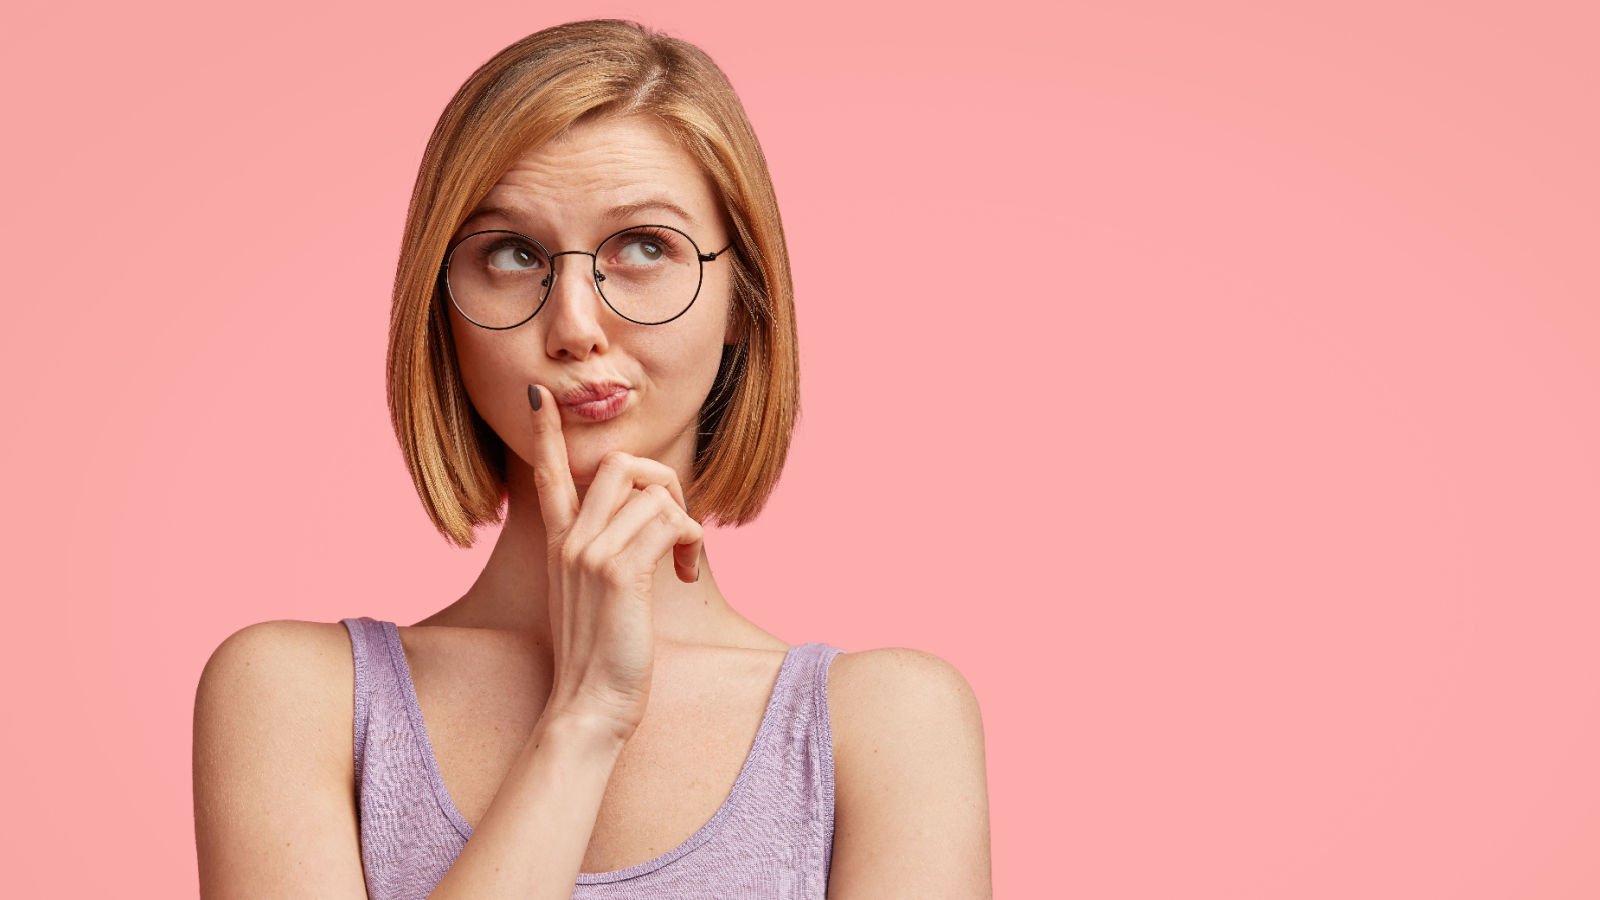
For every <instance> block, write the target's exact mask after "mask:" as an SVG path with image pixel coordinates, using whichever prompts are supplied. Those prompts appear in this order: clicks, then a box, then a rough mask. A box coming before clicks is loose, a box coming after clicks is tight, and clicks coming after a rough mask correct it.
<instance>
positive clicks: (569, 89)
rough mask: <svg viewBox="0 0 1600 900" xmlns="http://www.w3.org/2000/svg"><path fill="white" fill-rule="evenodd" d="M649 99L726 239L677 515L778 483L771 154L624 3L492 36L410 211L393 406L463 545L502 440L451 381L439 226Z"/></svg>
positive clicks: (720, 78) (787, 400) (787, 405)
mask: <svg viewBox="0 0 1600 900" xmlns="http://www.w3.org/2000/svg"><path fill="white" fill-rule="evenodd" d="M626 115H651V116H655V117H656V118H658V119H659V120H660V121H661V122H662V123H663V124H664V125H665V126H666V127H667V129H668V131H669V132H670V133H671V134H672V135H673V137H674V138H675V139H676V140H677V141H678V142H679V143H680V144H681V145H682V146H683V147H684V148H685V149H687V150H688V151H689V152H690V154H691V155H692V156H693V157H694V158H695V159H696V160H698V162H699V164H700V166H701V167H702V168H703V169H704V171H705V173H706V174H707V175H708V176H709V177H710V179H711V181H712V183H713V184H714V185H715V188H716V192H717V194H718V195H719V196H720V199H721V203H722V206H723V215H724V219H725V221H726V223H727V225H728V229H729V235H730V237H731V238H732V239H733V247H734V250H733V253H732V256H731V258H732V261H733V273H732V275H733V282H732V288H733V298H732V303H731V304H730V307H729V308H730V321H729V329H730V330H729V334H730V335H742V338H741V339H740V340H739V341H738V342H737V343H736V344H734V345H732V346H724V348H723V350H724V352H723V354H722V361H721V365H720V367H719V369H718V371H717V376H716V381H715V382H714V384H713V387H712V389H711V392H710V394H709V395H708V397H707V399H706V401H705V403H704V404H702V406H701V408H700V424H699V429H698V431H699V437H698V439H697V440H696V447H695V457H694V468H693V477H692V479H691V480H690V482H689V483H688V484H686V485H684V494H685V500H686V501H687V503H688V507H689V514H690V515H691V516H692V517H693V518H694V519H695V520H696V521H701V522H708V521H709V522H713V523H717V524H729V525H742V524H744V523H746V522H748V521H750V520H751V519H753V518H755V516H756V515H757V514H758V513H759V512H760V511H761V508H762V507H763V506H764V505H765V504H766V501H767V497H768V495H769V494H770V493H771V492H772V489H773V488H774V487H775V486H776V484H777V481H778V476H779V473H780V471H781V470H782V468H783V463H784V459H785V457H786V456H787V455H788V452H789V443H790V438H791V435H792V433H793V431H794V425H795V421H796V420H797V418H798V417H799V411H800V391H799V374H800V372H799V356H798V348H797V346H796V331H795V314H794V289H793V286H792V283H791V280H790V273H789V255H788V250H787V248H786V246H785V244H784V235H783V224H782V221H781V220H780V218H779V215H778V203H777V197H776V194H775V193H774V191H773V188H772V179H771V176H770V175H769V174H768V172H767V162H766V157H765V155H764V154H763V153H762V151H761V145H760V143H759V142H758V141H757V140H756V135H755V131H754V130H753V129H752V128H751V127H750V122H749V120H748V119H747V118H746V116H745V112H744V108H743V106H742V105H741V104H740V102H739V99H738V97H737V96H736V95H735V94H734V91H733V87H732V85H731V84H729V82H728V78H727V76H726V75H724V74H723V72H722V70H721V69H719V68H718V67H717V65H716V64H715V63H714V62H712V61H711V58H710V57H709V56H707V55H706V54H705V53H704V52H703V51H702V50H700V49H699V48H697V47H695V46H694V45H692V44H689V43H688V42H686V41H683V40H679V39H677V38H673V37H669V36H667V35H665V34H662V33H659V32H656V31H652V30H651V29H649V28H646V27H645V26H643V25H640V24H638V23H636V22H632V21H628V20H625V19H592V20H587V21H581V22H569V23H567V24H564V25H557V26H554V27H552V28H546V29H544V30H543V31H539V32H536V33H534V34H531V35H529V36H528V37H525V38H523V39H521V40H519V41H517V42H516V43H514V44H512V45H511V46H509V47H507V48H506V49H504V50H502V51H500V52H499V53H498V54H496V55H495V56H494V58H492V59H490V60H489V61H488V62H487V63H484V64H483V66H481V67H480V68H479V69H478V70H477V71H476V72H474V73H473V74H472V77H470V78H469V79H467V82H466V83H465V84H464V85H462V86H461V89H460V90H458V91H457V92H456V95H455V97H454V98H452V99H451V101H450V103H449V105H448V106H446V107H445V110H444V113H443V114H442V115H441V116H440V117H439V122H438V124H437V125H436V126H435V127H434V130H433V135H432V136H431V137H430V138H429V139H428V146H427V149H426V150H425V151H423V157H422V165H421V168H420V171H419V173H418V175H417V182H416V186H415V187H414V189H413V190H412V194H411V206H410V209H409V210H408V211H407V213H406V224H405V234H404V236H403V237H402V240H401V246H400V261H399V267H398V270H397V272H396V274H395V282H394V306H393V309H392V312H391V316H390V324H389V358H388V378H387V382H388V398H389V415H390V419H391V421H392V422H393V425H394V429H395V434H396V435H397V436H398V437H399V439H400V447H401V449H402V451H403V452H404V454H405V459H406V465H407V467H408V468H409V469H410V471H411V479H412V481H413V483H415V485H416V488H417V492H418V494H420V495H421V498H422V503H423V506H424V507H426V509H427V511H428V515H429V516H430V517H431V518H432V519H433V522H434V525H435V527H436V528H438V530H439V531H440V533H442V534H443V535H444V536H445V537H446V538H447V539H448V540H449V541H450V542H451V543H453V544H456V545H458V546H461V547H470V546H472V544H473V541H474V540H475V536H474V530H475V529H476V528H477V526H479V525H482V524H486V523H495V522H499V521H501V516H502V513H501V506H502V504H504V503H505V501H506V498H507V487H506V446H505V443H504V442H503V441H502V440H501V439H500V438H499V436H498V435H496V434H495V433H494V432H493V430H492V429H490V428H489V427H488V424H487V423H485V422H484V421H483V419H482V418H481V417H480V416H479V415H478V412H477V410H476V409H474V408H473V406H472V403H471V401H470V400H469V399H468V397H467V394H466V391H465V389H464V388H463V386H462V384H461V378H460V374H459V369H458V367H457V361H456V352H455V345H454V343H453V341H452V340H451V336H450V327H449V321H448V318H447V315H448V313H447V310H446V309H445V307H444V306H443V303H442V301H441V297H442V292H441V290H440V288H441V286H442V285H441V281H440V268H441V266H442V264H443V261H444V254H445V249H446V247H447V246H448V244H449V241H450V238H451V237H452V236H453V235H454V233H455V231H456V230H457V229H458V228H459V227H460V225H461V222H462V221H463V220H464V219H465V218H466V216H467V214H468V213H469V212H470V211H471V210H472V209H473V208H474V207H475V206H476V205H477V203H478V202H479V201H480V200H481V199H482V198H483V197H484V195H485V194H487V193H488V192H489V189H490V188H492V187H493V186H494V185H495V183H496V182H497V181H498V180H499V178H500V176H501V175H502V174H503V173H504V172H505V171H506V170H507V169H508V168H510V166H511V165H512V163H513V162H514V161H515V160H516V158H517V157H518V156H519V155H520V154H521V153H522V152H523V151H524V150H525V149H527V148H531V147H537V146H539V145H541V144H543V143H544V142H545V141H547V140H550V139H551V138H553V137H556V136H558V135H559V134H561V132H562V131H563V130H564V129H565V128H567V127H568V126H570V125H573V124H574V123H577V122H580V121H587V120H593V119H599V118H604V117H609V116H626Z"/></svg>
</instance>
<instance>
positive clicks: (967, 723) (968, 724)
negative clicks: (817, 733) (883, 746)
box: [828, 647, 983, 743]
mask: <svg viewBox="0 0 1600 900" xmlns="http://www.w3.org/2000/svg"><path fill="white" fill-rule="evenodd" d="M828 705H829V713H830V719H832V721H833V724H834V725H835V726H838V727H836V728H835V729H834V740H835V742H836V743H837V742H838V741H839V740H840V739H841V738H844V739H845V740H847V741H851V742H855V743H860V742H861V741H862V740H864V739H870V738H873V737H876V736H880V735H882V734H884V733H892V732H894V731H895V730H896V729H895V728H893V727H891V724H896V723H898V724H904V723H905V722H909V721H911V720H916V721H918V722H925V723H927V724H929V725H944V726H949V727H953V728H955V729H957V730H958V731H961V732H963V733H970V732H977V733H979V734H981V732H982V727H983V723H982V716H981V714H980V711H979V708H978V698H977V695H976V693H974V691H973V690H972V685H971V684H970V683H969V682H968V681H967V679H966V676H964V675H962V674H961V672H960V670H959V669H957V668H956V667H955V666H954V665H952V664H951V663H949V662H948V661H946V660H945V659H943V658H942V657H939V656H936V655H934V654H932V653H928V652H927V651H924V650H913V649H911V648H908V647H883V648H880V649H877V650H860V651H854V652H850V653H840V654H838V655H837V656H835V657H834V660H833V665H832V666H831V667H830V669H829V673H828ZM841 731H842V732H843V734H841Z"/></svg>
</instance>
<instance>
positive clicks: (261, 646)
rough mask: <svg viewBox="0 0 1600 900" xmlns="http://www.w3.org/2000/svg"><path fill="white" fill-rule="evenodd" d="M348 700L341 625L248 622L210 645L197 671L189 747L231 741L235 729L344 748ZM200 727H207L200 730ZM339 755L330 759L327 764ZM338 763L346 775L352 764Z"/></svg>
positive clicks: (350, 711) (350, 670)
mask: <svg viewBox="0 0 1600 900" xmlns="http://www.w3.org/2000/svg"><path fill="white" fill-rule="evenodd" d="M341 686H342V687H341ZM354 695H355V662H354V656H353V654H352V653H351V646H350V636H349V632H348V631H347V630H346V629H345V627H344V625H342V624H340V623H338V622H332V623H329V622H301V621H294V620H288V619H281V620H274V621H269V622H257V623H255V624H253V625H247V626H245V627H243V628H240V629H239V630H238V631H235V632H234V633H232V634H230V635H228V637H227V638H225V639H224V640H223V641H222V643H220V644H219V645H217V648H216V649H215V650H213V651H212V652H211V657H210V658H209V659H207V660H206V664H205V668H204V669H203V670H202V671H201V673H200V683H199V685H198V687H197V688H196V690H195V725H196V731H195V740H196V749H197V751H198V750H200V749H202V747H201V742H202V741H205V740H212V739H221V738H223V737H231V738H234V739H236V738H238V737H240V736H241V735H240V732H241V731H242V732H245V733H250V734H254V735H256V736H257V737H260V738H263V739H266V738H271V739H282V738H284V737H294V738H298V739H312V740H315V741H317V743H319V744H321V745H323V746H326V747H328V748H329V749H332V748H333V747H334V746H335V745H336V744H337V746H339V748H340V749H341V750H347V749H349V748H347V747H344V746H343V744H344V743H345V741H346V739H348V738H349V734H348V733H347V732H348V729H349V728H350V727H351V726H352V723H353V721H354ZM202 724H209V726H210V727H209V728H206V729H204V730H202V729H201V725H202ZM269 729H270V732H271V733H270V734H269V733H268V731H269ZM342 758H343V756H342V755H334V756H330V757H329V762H330V764H334V763H336V762H338V761H339V760H342ZM345 762H346V763H347V765H345V766H344V768H346V769H351V770H352V771H353V769H354V762H353V760H345Z"/></svg>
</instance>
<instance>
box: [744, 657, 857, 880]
mask: <svg viewBox="0 0 1600 900" xmlns="http://www.w3.org/2000/svg"><path fill="white" fill-rule="evenodd" d="M842 652H843V651H842V650H840V649H839V648H838V647H833V646H830V645H828V644H824V643H820V642H816V641H812V642H808V643H805V644H800V645H798V646H796V647H794V648H792V649H791V650H790V653H789V657H788V660H787V662H786V663H785V665H784V666H783V669H782V670H781V671H780V673H779V675H778V681H777V683H776V684H775V685H774V687H773V695H772V698H771V705H770V708H769V709H768V712H767V718H766V721H765V722H764V723H763V726H762V728H761V733H760V734H759V735H758V736H757V742H756V747H755V748H754V750H753V752H752V754H751V756H752V759H751V761H750V764H749V767H748V768H749V769H750V772H749V773H748V774H747V775H746V776H745V780H748V781H749V782H750V785H749V786H748V787H747V788H746V789H747V790H748V792H749V793H750V794H751V795H752V796H750V797H748V798H742V801H743V802H744V804H745V805H746V807H747V809H752V810H754V809H765V810H766V811H767V813H768V814H769V815H773V816H777V817H779V818H778V819H776V820H775V823H774V824H771V825H769V826H752V827H771V828H774V829H777V830H784V829H789V828H794V827H803V826H801V825H799V824H798V823H809V827H810V828H812V829H814V830H815V832H816V833H815V835H814V837H815V838H817V839H819V840H820V839H822V838H824V837H827V838H831V837H832V834H833V806H834V787H833V735H832V729H831V727H830V723H829V721H828V670H829V667H830V666H831V665H832V663H833V659H834V657H836V656H838V655H839V654H840V653H842ZM784 823H787V824H784ZM824 852H826V850H824Z"/></svg>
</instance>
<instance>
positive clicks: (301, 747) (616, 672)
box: [195, 20, 990, 900]
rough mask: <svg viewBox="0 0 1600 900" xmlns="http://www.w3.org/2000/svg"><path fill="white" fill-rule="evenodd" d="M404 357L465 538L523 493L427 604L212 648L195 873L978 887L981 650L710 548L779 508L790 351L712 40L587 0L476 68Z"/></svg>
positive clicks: (278, 626)
mask: <svg viewBox="0 0 1600 900" xmlns="http://www.w3.org/2000/svg"><path fill="white" fill-rule="evenodd" d="M389 352H390V366H389V396H390V406H391V411H392V414H393V419H394V424H395V427H396V431H397V433H398V434H399V436H400V440H401V445H402V447H403V449H404V452H405V455H406V459H407V462H408V463H409V465H410V469H411V473H412V477H413V479H414V480H415V483H416V485H417V489H418V492H419V494H420V495H421V498H422V500H423V503H424V506H425V507H426V508H427V509H428V511H429V513H430V515H431V516H432V518H433V520H434V522H435V523H436V525H437V526H438V527H439V529H440V531H441V532H442V533H444V534H445V535H446V536H447V537H448V538H449V539H451V540H452V541H453V542H455V543H457V544H461V545H463V546H465V545H470V544H471V542H472V539H473V529H474V528H475V527H476V526H478V525H480V524H484V523H490V522H495V521H499V519H498V515H497V514H498V511H499V507H500V504H501V503H502V502H504V503H505V504H506V511H505V517H504V526H503V528H502V529H501V533H500V536H499V538H498V541H497V543H496V544H495V548H494V551H493V553H492V555H491V556H490V559H489V561H488V564H487V565H486V566H485V568H484V570H483V573H482V574H481V575H480V576H479V577H478V579H477V581H476V582H475V583H474V584H473V585H472V587H471V589H470V590H468V591H467V592H466V594H464V595H463V596H462V597H460V598H459V599H458V600H456V601H455V602H454V603H451V604H450V605H449V606H447V607H445V608H444V609H441V610H439V611H438V612H436V613H434V614H433V615H431V616H429V617H427V618H426V619H423V620H422V621H421V622H418V623H417V624H416V625H413V626H409V627H406V628H403V629H402V628H399V627H398V626H395V625H394V623H392V622H387V621H382V620H374V619H372V618H369V617H365V616H362V617H356V618H348V619H345V620H343V621H341V622H339V623H312V622H291V621H273V622H264V623H260V624H256V625H252V626H250V627H247V628H244V629H242V630H240V631H239V632H237V633H235V634H234V635H232V636H230V637H229V638H228V639H227V640H226V641H224V642H223V643H222V645H221V646H220V647H218V648H217V650H216V651H215V652H214V653H213V655H212V657H211V659H210V661H209V662H208V663H207V666H206V669H205V672H204V674H203V675H202V678H201V683H200V686H199V690H198V694H197V699H196V710H195V717H196V721H195V811H196V825H197V841H198V851H199V865H200V876H201V886H202V893H203V896H205V897H206V898H208V900H219V898H227V897H252V898H262V897H295V898H304V897H319V898H321V897H349V898H356V897H361V896H368V897H372V898H378V900H388V898H401V897H433V898H467V897H471V898H477V900H488V898H500V897H505V898H512V897H515V898H518V900H523V898H528V897H563V898H565V897H618V898H621V897H655V898H662V897H708V896H715V897H785V898H787V897H795V898H799V897H817V898H820V897H824V896H829V897H874V898H879V897H919V898H926V897H983V896H988V895H989V891H990V879H989V847H988V810H987V797H986V784H985V776H984V754H983V735H982V725H981V720H980V717H979V712H978V707H977V704H976V702H975V700H974V698H973V695H972V692H971V690H970V688H969V686H968V685H967V683H966V681H965V680H964V679H963V678H962V676H961V675H960V674H959V673H958V672H957V671H956V670H955V669H953V668H952V667H951V666H950V665H948V664H947V663H945V662H943V661H942V660H940V659H939V658H937V657H935V656H932V655H930V654H926V653H921V652H918V651H914V650H906V649H895V648H890V649H881V650H871V651H860V652H853V653H842V652H841V651H840V650H839V648H837V647H832V646H830V645H827V644H823V643H817V642H812V643H807V644H802V645H799V646H790V645H788V644H786V643H785V642H784V641H782V640H780V639H779V638H777V637H775V636H773V635H772V634H769V633H768V632H766V631H764V630H762V629H761V628H760V627H758V626H757V625H755V624H754V623H752V622H750V621H749V620H748V619H746V618H744V617H743V616H742V615H740V614H739V613H738V612H737V611H735V610H734V608H733V607H732V606H731V605H730V604H729V603H728V601H727V599H726V598H725V597H724V596H723V595H722V593H721V592H720V591H719V590H718V588H717V583H716V579H715V577H714V576H713V574H712V571H711V568H710V561H709V559H708V557H707V556H706V553H705V549H704V546H703V544H702V537H703V532H702V527H701V523H702V522H704V521H707V520H716V521H718V522H724V523H731V524H735V525H737V524H742V523H743V522H746V521H749V520H750V519H752V518H754V517H755V515H756V514H757V513H758V512H759V510H760V508H761V506H762V505H763V503H764V502H765V500H766V498H767V496H768V494H769V493H770V491H771V490H772V488H773V485H774V484H775V483H776V481H777V478H778V474H779V471H780V469H781V467H782V464H783V461H784V457H785V454H786V452H787V449H788V445H789V438H790V432H791V429H792V426H793V423H794V419H795V416H796V413H797V410H798V395H797V381H798V364H797V357H796V350H795V325H794V310H793V303H792V293H791V287H790V278H789V269H788V261H787V255H786V251H785V248H784V240H783V232H782V228H781V224H780V221H779V217H778V209H777V204H776V200H775V197H774V194H773V190H772V186H771V182H770V179H769V176H768V173H767V170H766V164H765V160H764V157H763V156H762V153H761V150H760V146H759V144H758V143H757V141H756V138H755V135H754V133H753V132H752V131H751V129H750V126H749V123H748V120H747V119H746V117H745V115H744V112H743V109H742V108H741V106H740V105H739V102H738V100H737V98H736V96H735V95H734V92H733V90H732V88H731V87H730V86H729V84H728V82H727V80H726V78H725V76H724V75H723V74H722V73H721V71H720V70H718V69H717V67H716V66H715V65H714V64H713V63H712V62H711V60H710V59H709V58H707V57H706V56H705V54H704V53H702V52H701V51H699V50H698V49H696V48H695V47H693V46H691V45H689V44H687V43H684V42H682V41H680V40H676V39H673V38H669V37H666V36H664V35H660V34H656V33H652V32H650V31H648V30H647V29H644V28H642V27H640V26H638V25H636V24H634V23H631V22H625V21H617V20H597V21H587V22H575V23H570V24H567V25H563V26H559V27H555V28H550V29H547V30H545V31H542V32H539V33H537V34H534V35H532V36H530V37H528V38H526V39H524V40H522V41H519V42H518V43H516V44H514V45H512V46H511V47H509V48H507V49H506V50H504V51H502V52H501V53H500V54H498V55H497V56H496V57H495V58H494V59H492V60H490V61H489V62H488V63H487V64H485V65H484V66H483V67H482V68H481V69H480V70H479V71H478V72H476V73H474V74H473V76H472V77H471V78H470V79H469V80H468V81H467V83H466V85H465V86H464V87H463V88H462V89H461V90H460V91H459V92H458V93H457V95H456V96H455V98H454V99H453V100H452V101H451V103H450V104H449V106H448V107H447V108H446V110H445V112H444V115H443V116H442V117H441V119H440V121H439V124H438V126H437V128H436V129H435V132H434V134H433V137H432V139H431V140H430V142H429V144H428V147H427V151H426V153H425V156H424V160H423V165H422V171H421V175H420V177H419V179H418V182H417V185H416V189H415V192H414V194H413V198H412V204H411V209H410V212H409V215H408V217H407V222H406V229H405V236H404V241H403V244H402V252H401V261H400V266H399V273H398V277H397V279H396V282H395V306H394V313H393V316H392V319H391V341H390V348H389ZM795 562H796V564H809V563H822V564H825V560H824V559H822V558H819V556H818V555H817V554H816V553H813V552H807V553H805V554H804V555H802V556H799V557H798V558H797V559H796V560H795ZM352 697H354V703H353V704H352V701H351V698H352ZM352 734H354V752H352V740H351V737H352Z"/></svg>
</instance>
